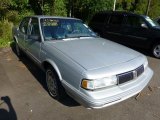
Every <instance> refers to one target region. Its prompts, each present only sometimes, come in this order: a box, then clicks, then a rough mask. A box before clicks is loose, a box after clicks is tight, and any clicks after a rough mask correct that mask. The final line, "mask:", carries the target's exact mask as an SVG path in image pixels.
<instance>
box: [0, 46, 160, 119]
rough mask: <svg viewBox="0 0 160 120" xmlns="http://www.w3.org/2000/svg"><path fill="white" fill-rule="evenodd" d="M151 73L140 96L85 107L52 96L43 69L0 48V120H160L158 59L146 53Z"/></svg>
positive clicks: (69, 100) (159, 71)
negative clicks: (151, 75) (47, 89)
mask: <svg viewBox="0 0 160 120" xmlns="http://www.w3.org/2000/svg"><path fill="white" fill-rule="evenodd" d="M148 60H149V65H150V67H151V68H152V69H153V70H154V76H153V79H152V80H151V82H150V84H149V87H146V88H145V89H144V90H143V91H142V92H141V94H140V95H139V96H137V97H136V98H135V97H132V98H130V99H128V100H126V101H123V102H121V103H118V104H116V105H113V106H110V107H107V108H103V109H98V110H95V109H86V108H84V107H83V106H81V105H79V104H78V103H77V102H75V101H74V100H73V99H71V98H70V97H67V98H66V99H64V100H63V101H60V102H59V101H56V100H54V99H52V98H51V97H50V96H49V95H48V93H47V91H46V87H45V81H44V79H45V75H44V73H43V72H42V71H41V70H40V69H38V68H37V66H36V65H34V64H33V63H32V62H31V61H30V59H28V58H27V57H25V56H24V58H23V59H21V60H19V58H18V57H17V56H16V55H15V53H14V52H13V51H12V50H11V49H10V48H5V49H1V50H0V98H1V99H2V100H0V120H3V119H2V118H3V117H6V118H8V119H9V120H160V60H158V59H155V58H152V57H148Z"/></svg>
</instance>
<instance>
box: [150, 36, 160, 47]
mask: <svg viewBox="0 0 160 120" xmlns="http://www.w3.org/2000/svg"><path fill="white" fill-rule="evenodd" d="M157 43H160V38H156V39H155V40H154V42H153V43H152V44H151V48H153V46H154V45H155V44H157Z"/></svg>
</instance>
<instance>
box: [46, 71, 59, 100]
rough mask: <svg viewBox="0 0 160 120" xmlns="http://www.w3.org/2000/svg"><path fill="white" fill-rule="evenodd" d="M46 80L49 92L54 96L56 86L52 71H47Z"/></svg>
mask: <svg viewBox="0 0 160 120" xmlns="http://www.w3.org/2000/svg"><path fill="white" fill-rule="evenodd" d="M46 77H47V78H46V80H47V86H48V90H49V92H50V94H51V95H52V96H53V97H55V96H57V87H56V78H55V76H54V75H53V73H52V71H50V70H49V71H47V75H46Z"/></svg>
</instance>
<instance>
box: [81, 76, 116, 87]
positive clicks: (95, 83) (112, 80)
mask: <svg viewBox="0 0 160 120" xmlns="http://www.w3.org/2000/svg"><path fill="white" fill-rule="evenodd" d="M112 85H117V77H116V76H111V77H105V78H102V79H95V80H86V79H83V80H82V84H81V87H82V88H85V89H88V90H95V89H99V88H104V87H108V86H112Z"/></svg>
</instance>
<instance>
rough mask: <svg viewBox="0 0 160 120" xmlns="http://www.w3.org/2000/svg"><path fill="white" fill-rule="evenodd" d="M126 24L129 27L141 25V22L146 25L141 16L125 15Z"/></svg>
mask: <svg viewBox="0 0 160 120" xmlns="http://www.w3.org/2000/svg"><path fill="white" fill-rule="evenodd" d="M126 24H127V25H128V26H131V27H142V24H145V25H146V26H147V24H146V23H145V21H144V20H143V19H142V18H140V17H136V16H127V22H126Z"/></svg>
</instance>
